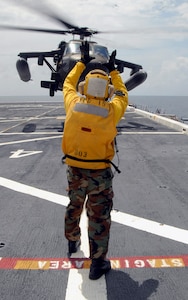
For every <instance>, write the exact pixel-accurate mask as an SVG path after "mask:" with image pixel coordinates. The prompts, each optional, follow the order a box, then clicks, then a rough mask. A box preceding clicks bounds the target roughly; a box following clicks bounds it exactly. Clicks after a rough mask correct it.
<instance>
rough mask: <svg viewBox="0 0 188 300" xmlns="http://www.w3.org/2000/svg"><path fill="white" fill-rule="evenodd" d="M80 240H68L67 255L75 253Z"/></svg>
mask: <svg viewBox="0 0 188 300" xmlns="http://www.w3.org/2000/svg"><path fill="white" fill-rule="evenodd" d="M80 244H81V242H80V240H78V241H68V256H69V257H70V256H71V254H72V253H76V252H77V251H78V248H79V246H80Z"/></svg>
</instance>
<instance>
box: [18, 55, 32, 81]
mask: <svg viewBox="0 0 188 300" xmlns="http://www.w3.org/2000/svg"><path fill="white" fill-rule="evenodd" d="M16 69H17V71H18V74H19V76H20V79H21V80H23V81H25V82H27V81H29V80H31V73H30V70H29V65H28V63H27V60H26V59H25V58H20V59H19V60H18V61H17V62H16Z"/></svg>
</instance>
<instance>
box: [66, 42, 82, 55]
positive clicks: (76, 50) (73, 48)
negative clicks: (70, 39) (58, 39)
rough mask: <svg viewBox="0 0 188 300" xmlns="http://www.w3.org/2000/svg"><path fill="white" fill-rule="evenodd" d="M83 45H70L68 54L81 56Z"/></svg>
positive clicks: (67, 50)
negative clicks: (81, 46)
mask: <svg viewBox="0 0 188 300" xmlns="http://www.w3.org/2000/svg"><path fill="white" fill-rule="evenodd" d="M80 45H81V43H70V44H69V45H68V47H67V49H66V54H79V53H80Z"/></svg>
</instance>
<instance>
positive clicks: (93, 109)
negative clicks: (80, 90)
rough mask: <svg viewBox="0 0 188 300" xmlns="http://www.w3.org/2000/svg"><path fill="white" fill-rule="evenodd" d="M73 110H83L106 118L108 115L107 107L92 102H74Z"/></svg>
mask: <svg viewBox="0 0 188 300" xmlns="http://www.w3.org/2000/svg"><path fill="white" fill-rule="evenodd" d="M73 110H74V111H77V112H83V113H86V114H91V115H96V116H100V117H103V118H106V117H107V116H108V109H106V108H104V107H100V106H95V105H92V104H85V103H76V105H75V106H74V108H73Z"/></svg>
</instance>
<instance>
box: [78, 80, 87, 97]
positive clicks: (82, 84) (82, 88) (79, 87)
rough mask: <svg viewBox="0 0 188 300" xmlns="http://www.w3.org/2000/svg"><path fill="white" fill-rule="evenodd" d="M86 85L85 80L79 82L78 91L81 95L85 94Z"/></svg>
mask: <svg viewBox="0 0 188 300" xmlns="http://www.w3.org/2000/svg"><path fill="white" fill-rule="evenodd" d="M84 85H85V81H81V82H80V83H79V84H78V92H79V93H80V94H81V95H84Z"/></svg>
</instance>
